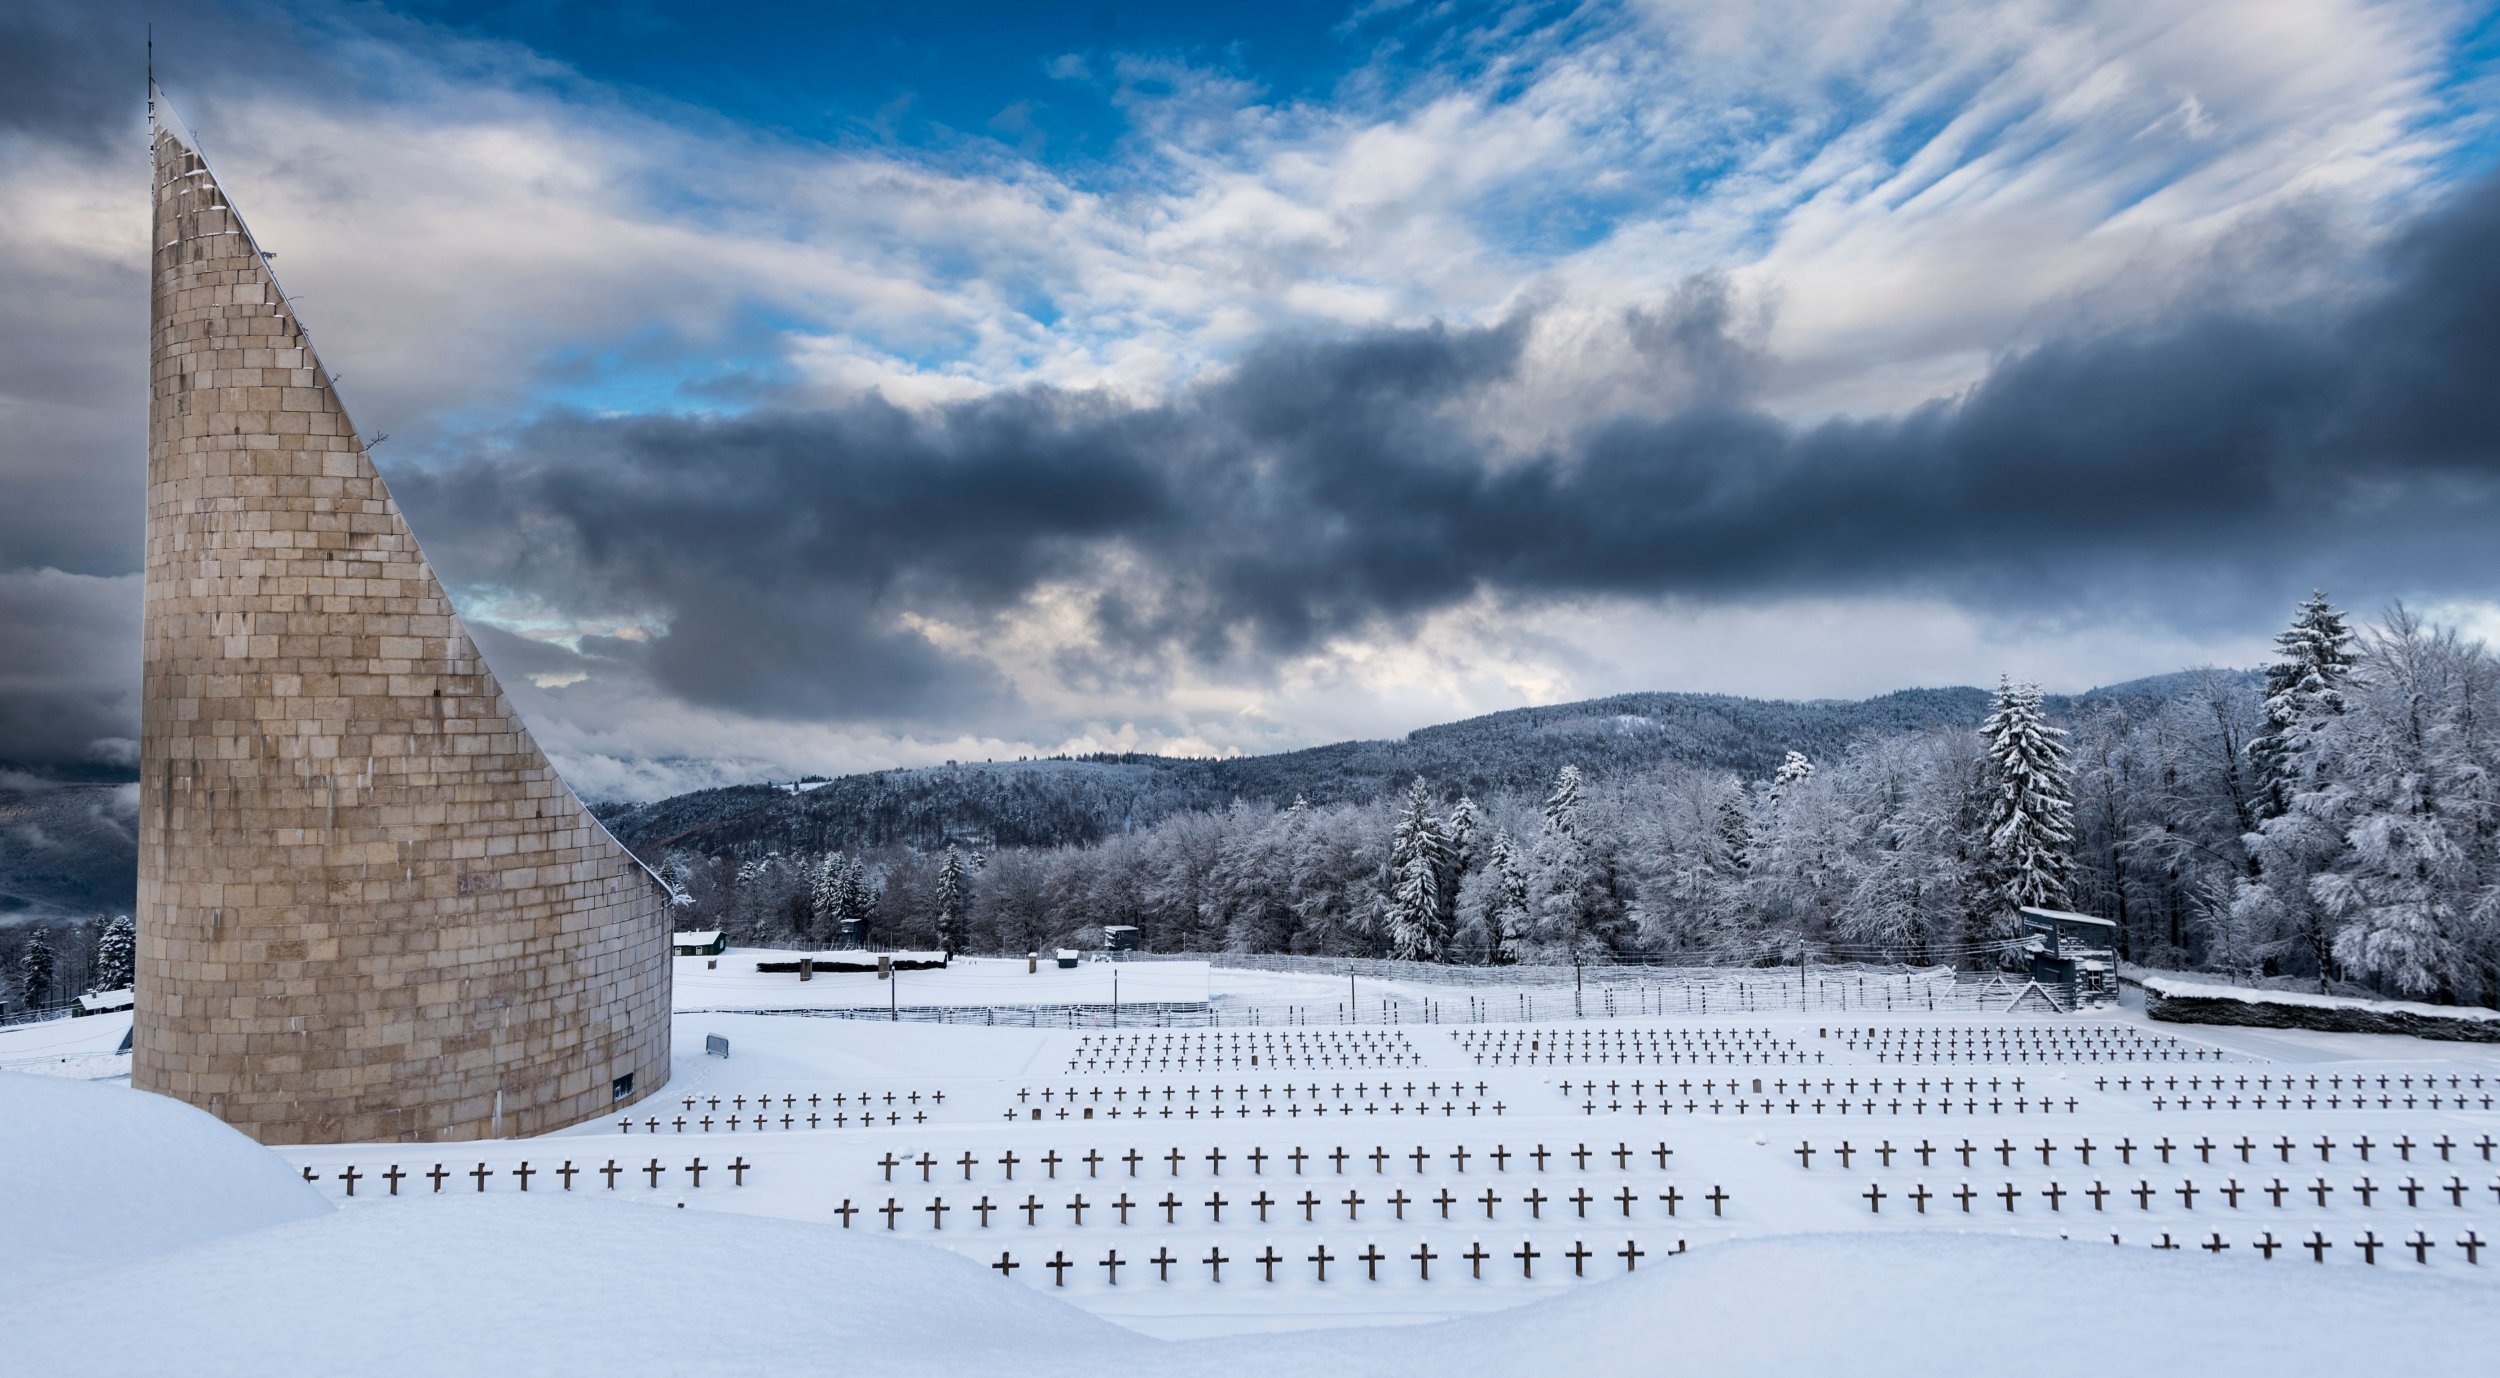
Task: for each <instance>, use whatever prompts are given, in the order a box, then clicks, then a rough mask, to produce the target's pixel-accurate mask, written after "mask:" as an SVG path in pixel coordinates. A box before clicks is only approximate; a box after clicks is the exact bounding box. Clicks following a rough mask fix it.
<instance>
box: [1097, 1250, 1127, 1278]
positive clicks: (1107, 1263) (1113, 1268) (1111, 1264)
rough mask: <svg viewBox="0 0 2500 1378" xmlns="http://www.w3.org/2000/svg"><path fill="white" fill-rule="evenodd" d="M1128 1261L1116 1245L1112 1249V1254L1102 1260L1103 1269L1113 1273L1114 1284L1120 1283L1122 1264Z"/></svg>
mask: <svg viewBox="0 0 2500 1378" xmlns="http://www.w3.org/2000/svg"><path fill="white" fill-rule="evenodd" d="M1126 1261H1127V1260H1125V1259H1123V1258H1121V1257H1120V1250H1119V1248H1118V1246H1116V1245H1115V1246H1113V1248H1112V1250H1111V1256H1110V1257H1108V1258H1106V1259H1104V1260H1103V1261H1102V1266H1103V1271H1104V1272H1107V1273H1109V1274H1110V1275H1111V1285H1112V1286H1114V1287H1117V1286H1119V1285H1120V1265H1121V1264H1122V1263H1125V1262H1126Z"/></svg>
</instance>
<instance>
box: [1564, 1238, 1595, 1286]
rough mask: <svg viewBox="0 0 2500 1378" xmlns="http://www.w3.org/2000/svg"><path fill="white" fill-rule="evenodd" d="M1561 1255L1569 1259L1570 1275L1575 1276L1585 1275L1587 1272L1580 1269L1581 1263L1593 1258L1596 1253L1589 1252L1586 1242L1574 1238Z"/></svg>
mask: <svg viewBox="0 0 2500 1378" xmlns="http://www.w3.org/2000/svg"><path fill="white" fill-rule="evenodd" d="M1563 1257H1565V1258H1567V1259H1570V1260H1571V1275H1572V1276H1573V1277H1575V1278H1576V1277H1585V1276H1587V1274H1586V1273H1585V1272H1584V1271H1583V1270H1582V1265H1584V1264H1586V1263H1587V1262H1588V1261H1589V1260H1590V1259H1592V1258H1595V1257H1596V1255H1595V1254H1594V1253H1592V1252H1590V1250H1589V1247H1588V1246H1587V1245H1586V1244H1583V1243H1581V1242H1580V1241H1579V1240H1576V1239H1575V1240H1573V1241H1571V1247H1570V1248H1569V1249H1568V1250H1566V1251H1564V1253H1563Z"/></svg>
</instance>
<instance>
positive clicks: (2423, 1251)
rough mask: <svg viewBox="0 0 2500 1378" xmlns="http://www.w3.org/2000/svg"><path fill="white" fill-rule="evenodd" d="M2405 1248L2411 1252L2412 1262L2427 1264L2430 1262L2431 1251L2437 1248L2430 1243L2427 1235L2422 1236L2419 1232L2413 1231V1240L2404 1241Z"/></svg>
mask: <svg viewBox="0 0 2500 1378" xmlns="http://www.w3.org/2000/svg"><path fill="white" fill-rule="evenodd" d="M2405 1247H2406V1248H2408V1249H2411V1250H2412V1251H2413V1261H2414V1262H2416V1263H2428V1262H2430V1261H2431V1250H2432V1249H2433V1248H2435V1247H2437V1246H2436V1245H2434V1244H2433V1243H2432V1242H2431V1239H2430V1237H2429V1236H2428V1235H2425V1234H2423V1233H2422V1232H2421V1231H2420V1230H2415V1231H2414V1232H2413V1238H2411V1239H2408V1240H2406V1241H2405Z"/></svg>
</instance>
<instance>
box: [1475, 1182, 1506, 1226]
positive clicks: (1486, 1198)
mask: <svg viewBox="0 0 2500 1378" xmlns="http://www.w3.org/2000/svg"><path fill="white" fill-rule="evenodd" d="M1478 1199H1479V1200H1481V1201H1483V1203H1484V1218H1485V1219H1487V1220H1490V1219H1492V1218H1493V1207H1494V1206H1495V1205H1496V1204H1497V1203H1499V1202H1500V1201H1501V1199H1502V1198H1501V1197H1499V1196H1496V1195H1494V1194H1493V1188H1491V1187H1486V1188H1485V1189H1484V1195H1483V1196H1482V1197H1480V1198H1478Z"/></svg>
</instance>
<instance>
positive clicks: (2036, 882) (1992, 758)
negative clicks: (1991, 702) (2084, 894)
mask: <svg viewBox="0 0 2500 1378" xmlns="http://www.w3.org/2000/svg"><path fill="white" fill-rule="evenodd" d="M1979 733H1980V736H1981V737H1983V738H1985V739H1986V741H1987V744H1988V761H1989V765H1990V767H1991V769H1992V771H1993V773H1994V775H1995V779H1996V796H1995V799H1994V801H1993V803H1992V805H1991V807H1990V810H1989V817H1988V850H1989V854H1990V856H1991V858H1992V859H1993V860H1994V862H1995V863H1996V869H1997V876H1998V884H1999V889H2000V892H2001V894H2002V896H2003V899H2004V902H2005V904H2006V905H2007V907H2008V908H2009V909H2013V908H2020V907H2022V906H2024V905H2032V906H2036V907H2039V908H2043V909H2063V908H2065V907H2066V902H2067V886H2068V879H2069V877H2070V876H2071V875H2072V874H2073V870H2074V860H2073V857H2072V856H2071V855H2070V854H2069V849H2070V848H2071V847H2072V846H2073V845H2074V836H2075V833H2074V811H2075V806H2074V778H2073V777H2074V771H2073V767H2072V766H2070V765H2069V764H2068V763H2067V759H2066V732H2065V730H2064V729H2063V728H2058V727H2053V726H2051V725H2050V724H2049V720H2048V717H2047V715H2046V714H2045V713H2043V712H2042V711H2041V708H2040V687H2039V686H2038V685H2036V684H2015V683H2012V682H2011V681H2007V680H2000V681H1999V682H1998V684H1997V697H1996V711H1994V712H1993V713H1990V714H1989V715H1988V720H1987V721H1986V722H1985V723H1982V724H1980V728H1979Z"/></svg>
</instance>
